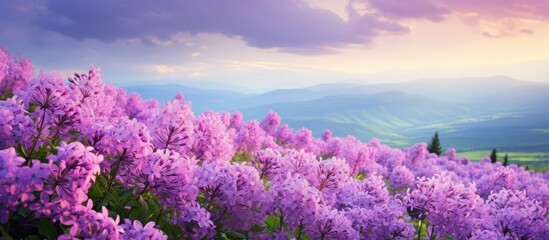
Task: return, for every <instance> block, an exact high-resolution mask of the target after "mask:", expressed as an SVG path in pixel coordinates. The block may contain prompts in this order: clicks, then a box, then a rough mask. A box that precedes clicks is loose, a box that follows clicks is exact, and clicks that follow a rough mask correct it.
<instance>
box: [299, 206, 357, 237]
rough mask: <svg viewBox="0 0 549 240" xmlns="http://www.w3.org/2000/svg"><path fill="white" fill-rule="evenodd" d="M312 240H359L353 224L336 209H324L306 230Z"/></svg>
mask: <svg viewBox="0 0 549 240" xmlns="http://www.w3.org/2000/svg"><path fill="white" fill-rule="evenodd" d="M304 231H305V232H306V233H307V234H308V235H309V237H310V238H311V239H359V234H358V232H357V231H356V230H355V229H353V227H352V222H351V221H350V220H349V219H348V218H346V217H345V215H343V213H342V212H339V211H337V210H335V209H329V208H323V209H321V210H320V211H319V213H318V214H316V215H315V216H314V218H313V219H312V222H311V224H309V225H307V226H306V227H305V230H304Z"/></svg>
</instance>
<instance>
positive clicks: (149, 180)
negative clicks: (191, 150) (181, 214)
mask: <svg viewBox="0 0 549 240" xmlns="http://www.w3.org/2000/svg"><path fill="white" fill-rule="evenodd" d="M195 168H196V162H195V161H194V160H193V159H190V158H189V157H188V156H184V157H182V156H180V155H179V153H177V152H176V151H170V150H167V149H162V150H157V151H156V152H154V153H152V154H149V155H147V156H146V157H145V158H144V160H143V162H142V163H141V165H140V166H139V167H138V169H139V170H138V172H139V174H138V176H137V179H136V183H135V185H136V187H135V190H134V192H135V193H136V194H142V193H143V192H145V191H146V190H147V189H150V190H151V192H152V193H153V194H154V195H155V196H158V197H159V198H160V199H159V202H160V204H162V207H164V208H168V207H171V208H174V209H178V210H180V209H184V208H185V207H186V206H187V205H189V204H190V203H192V202H194V201H195V200H196V197H197V195H198V188H197V187H196V183H197V178H196V177H195V176H194V175H193V173H194V170H195Z"/></svg>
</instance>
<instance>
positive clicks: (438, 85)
mask: <svg viewBox="0 0 549 240" xmlns="http://www.w3.org/2000/svg"><path fill="white" fill-rule="evenodd" d="M534 84H536V83H533V82H526V81H519V80H516V79H512V78H509V77H505V76H494V77H486V78H425V79H418V80H413V81H408V82H401V83H385V84H368V85H362V86H351V87H349V88H339V86H340V85H339V84H335V85H334V89H333V90H329V91H332V92H333V94H345V93H346V94H365V93H378V92H386V91H393V90H396V91H401V92H405V93H409V94H416V95H422V96H426V97H430V98H434V99H438V100H442V101H449V102H456V103H466V102H468V101H470V100H471V99H477V98H480V97H482V96H485V95H487V94H490V93H494V92H497V91H501V90H504V89H509V88H512V87H518V86H528V85H534ZM326 87H327V86H326Z"/></svg>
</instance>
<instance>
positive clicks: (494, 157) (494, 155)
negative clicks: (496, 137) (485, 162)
mask: <svg viewBox="0 0 549 240" xmlns="http://www.w3.org/2000/svg"><path fill="white" fill-rule="evenodd" d="M490 159H492V163H496V162H497V161H498V150H497V149H495V148H494V149H492V153H490Z"/></svg>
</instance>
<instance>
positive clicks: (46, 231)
mask: <svg viewBox="0 0 549 240" xmlns="http://www.w3.org/2000/svg"><path fill="white" fill-rule="evenodd" d="M38 232H39V233H40V234H41V235H42V236H44V237H46V238H48V240H52V239H55V237H56V236H57V229H56V228H55V226H54V225H53V223H52V222H51V221H50V220H49V219H45V218H42V219H40V221H38Z"/></svg>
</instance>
